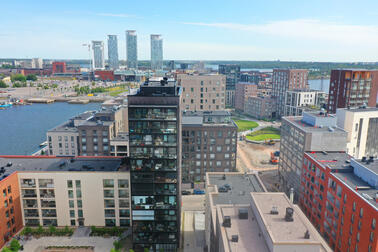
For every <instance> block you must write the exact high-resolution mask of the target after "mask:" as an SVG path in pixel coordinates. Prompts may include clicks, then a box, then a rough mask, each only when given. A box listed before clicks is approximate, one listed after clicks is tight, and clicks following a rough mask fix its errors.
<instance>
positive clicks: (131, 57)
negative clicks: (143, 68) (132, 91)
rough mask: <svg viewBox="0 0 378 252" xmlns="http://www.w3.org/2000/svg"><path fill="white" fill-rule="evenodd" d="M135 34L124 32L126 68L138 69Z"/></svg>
mask: <svg viewBox="0 0 378 252" xmlns="http://www.w3.org/2000/svg"><path fill="white" fill-rule="evenodd" d="M137 48H138V47H137V34H136V31H134V30H127V31H126V54H127V55H126V58H127V67H128V68H134V69H137V68H138V50H137Z"/></svg>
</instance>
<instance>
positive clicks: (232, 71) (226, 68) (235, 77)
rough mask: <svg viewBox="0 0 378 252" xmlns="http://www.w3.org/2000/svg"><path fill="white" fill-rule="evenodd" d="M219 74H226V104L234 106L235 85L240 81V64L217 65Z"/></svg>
mask: <svg viewBox="0 0 378 252" xmlns="http://www.w3.org/2000/svg"><path fill="white" fill-rule="evenodd" d="M218 72H219V74H223V75H226V105H227V106H231V107H234V106H235V85H236V83H238V82H239V81H240V65H231V64H227V65H219V67H218Z"/></svg>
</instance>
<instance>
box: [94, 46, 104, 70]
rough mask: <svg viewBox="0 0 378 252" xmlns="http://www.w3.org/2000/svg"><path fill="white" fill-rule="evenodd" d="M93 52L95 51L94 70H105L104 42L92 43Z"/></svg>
mask: <svg viewBox="0 0 378 252" xmlns="http://www.w3.org/2000/svg"><path fill="white" fill-rule="evenodd" d="M92 51H93V68H94V69H104V68H105V58H104V42H103V41H92Z"/></svg>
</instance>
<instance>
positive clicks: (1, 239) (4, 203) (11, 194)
mask: <svg viewBox="0 0 378 252" xmlns="http://www.w3.org/2000/svg"><path fill="white" fill-rule="evenodd" d="M0 174H2V173H0ZM1 176H4V175H1ZM0 193H1V194H0V195H1V196H0V248H1V247H3V246H4V244H5V243H6V242H8V241H9V240H11V239H12V236H13V235H14V234H16V233H17V232H19V231H20V230H21V228H22V227H23V223H22V214H21V202H20V189H19V185H18V176H17V173H16V172H14V173H12V174H11V175H9V176H7V177H5V178H2V179H1V178H0Z"/></svg>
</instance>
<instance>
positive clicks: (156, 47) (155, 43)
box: [151, 34, 163, 70]
mask: <svg viewBox="0 0 378 252" xmlns="http://www.w3.org/2000/svg"><path fill="white" fill-rule="evenodd" d="M151 69H152V70H162V69H163V38H162V36H161V35H158V34H151Z"/></svg>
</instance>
